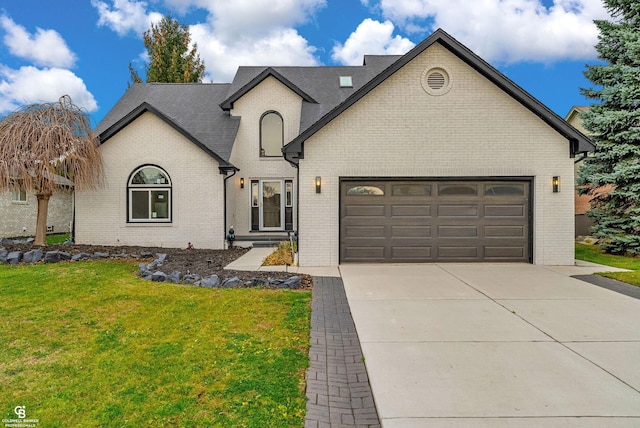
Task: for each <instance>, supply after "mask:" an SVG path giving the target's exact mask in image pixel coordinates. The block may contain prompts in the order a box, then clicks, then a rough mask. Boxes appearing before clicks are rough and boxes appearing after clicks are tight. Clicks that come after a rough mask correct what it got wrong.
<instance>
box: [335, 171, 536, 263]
mask: <svg viewBox="0 0 640 428" xmlns="http://www.w3.org/2000/svg"><path fill="white" fill-rule="evenodd" d="M529 196H530V182H529V181H515V180H511V181H497V180H494V181H492V180H486V181H478V180H474V181H466V180H465V181H437V180H425V181H388V180H380V181H357V180H343V181H341V183H340V260H341V261H342V262H436V261H437V262H442V261H451V262H453V261H456V262H469V261H470V262H481V261H509V262H530V237H529V228H530V216H531V214H530V206H529V205H530V203H529Z"/></svg>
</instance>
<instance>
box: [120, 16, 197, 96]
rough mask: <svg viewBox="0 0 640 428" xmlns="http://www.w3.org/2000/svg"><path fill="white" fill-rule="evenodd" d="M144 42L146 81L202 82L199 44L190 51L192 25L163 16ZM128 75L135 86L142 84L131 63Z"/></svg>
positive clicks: (153, 26)
mask: <svg viewBox="0 0 640 428" xmlns="http://www.w3.org/2000/svg"><path fill="white" fill-rule="evenodd" d="M143 39H144V47H145V48H146V49H147V52H148V54H149V64H148V66H147V82H166V83H193V82H202V78H203V77H204V62H203V61H202V60H201V59H200V55H199V54H198V46H197V44H195V43H194V45H193V47H192V48H189V43H190V42H191V36H190V34H189V26H187V25H181V24H180V23H179V22H178V20H177V19H174V18H172V17H171V16H164V17H163V18H162V20H161V21H160V22H159V23H158V24H151V28H150V29H149V30H147V31H145V32H144V35H143ZM129 73H130V74H131V82H132V83H133V84H135V83H141V82H142V79H141V78H140V76H139V75H138V73H137V72H136V71H135V70H134V68H133V67H132V65H131V63H129Z"/></svg>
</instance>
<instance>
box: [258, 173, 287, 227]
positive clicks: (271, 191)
mask: <svg viewBox="0 0 640 428" xmlns="http://www.w3.org/2000/svg"><path fill="white" fill-rule="evenodd" d="M260 201H261V207H260V229H261V230H283V229H284V227H283V223H284V215H283V214H284V213H283V211H282V180H269V181H266V180H265V181H262V186H261V188H260Z"/></svg>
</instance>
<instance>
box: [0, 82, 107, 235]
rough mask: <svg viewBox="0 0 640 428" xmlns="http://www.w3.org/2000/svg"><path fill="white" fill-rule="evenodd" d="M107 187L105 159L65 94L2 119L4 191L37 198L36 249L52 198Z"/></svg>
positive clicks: (86, 120) (81, 113) (0, 186)
mask: <svg viewBox="0 0 640 428" xmlns="http://www.w3.org/2000/svg"><path fill="white" fill-rule="evenodd" d="M61 177H62V178H66V179H68V180H71V181H72V182H73V184H74V187H75V189H77V190H92V189H97V188H100V187H102V186H103V185H104V174H103V168H102V157H101V155H100V151H99V150H98V145H97V139H96V138H95V136H94V135H93V133H92V131H91V123H90V121H89V118H88V116H87V115H86V113H85V112H84V111H83V110H82V109H81V108H80V107H78V106H76V105H75V104H73V102H72V101H71V98H70V97H69V96H68V95H65V96H63V97H61V98H60V100H59V101H58V102H51V103H41V104H30V105H26V106H23V107H21V108H19V109H18V110H16V111H15V112H13V113H11V114H9V115H7V116H5V117H4V118H2V120H0V190H17V189H33V190H34V191H35V193H36V197H37V199H38V217H37V223H36V236H35V244H36V245H45V236H46V228H47V211H48V207H49V198H50V197H51V195H52V194H53V193H54V192H57V191H65V188H64V186H61V185H60V184H61V179H60V178H61Z"/></svg>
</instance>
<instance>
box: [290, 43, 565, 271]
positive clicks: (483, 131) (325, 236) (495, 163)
mask: <svg viewBox="0 0 640 428" xmlns="http://www.w3.org/2000/svg"><path fill="white" fill-rule="evenodd" d="M432 67H441V68H443V69H444V70H446V71H447V73H448V74H449V76H450V79H451V89H450V91H449V92H448V93H447V94H445V95H442V96H432V95H429V94H427V93H426V92H425V90H424V89H423V87H422V84H421V82H422V76H423V73H424V71H425V70H428V69H430V68H432ZM316 176H321V177H322V193H321V194H316V193H315V187H314V178H315V177H316ZM501 176H505V177H506V176H508V177H512V176H513V177H528V176H533V177H534V180H533V210H534V214H533V218H534V225H533V229H534V233H533V235H534V238H533V239H534V242H533V259H534V263H536V264H560V265H564V264H573V252H574V250H573V230H574V225H573V224H574V223H573V222H574V215H573V194H574V192H573V160H572V159H571V158H569V144H568V142H567V140H566V139H565V138H563V137H562V136H560V135H559V134H557V133H556V132H555V131H554V130H552V129H551V128H550V127H549V126H548V125H546V124H545V123H544V122H543V121H542V120H541V119H539V118H538V117H537V116H535V115H534V114H533V113H531V112H529V111H528V110H526V109H525V108H524V107H523V106H521V105H520V104H519V103H517V102H516V101H514V100H513V99H512V98H511V97H509V96H508V95H507V94H505V93H504V92H502V91H501V90H499V89H498V88H497V87H495V86H494V85H493V84H492V83H491V82H489V81H487V80H486V79H484V78H483V77H482V76H480V75H479V74H478V73H477V72H475V71H474V70H473V69H471V68H470V67H469V66H467V65H466V64H465V63H464V62H462V61H461V60H459V59H458V58H457V57H455V56H454V55H452V54H451V53H449V52H448V51H447V50H446V49H444V48H443V47H441V46H440V45H438V44H436V45H434V46H432V47H430V48H429V49H427V50H426V51H425V52H423V53H422V54H421V55H419V56H418V57H417V58H415V59H414V60H413V61H411V62H410V63H409V64H407V65H406V66H405V67H403V68H402V69H401V70H399V71H398V72H396V73H395V74H394V75H393V76H392V77H390V78H389V79H387V81H385V82H384V83H382V84H381V85H379V86H378V87H377V88H375V89H374V90H373V91H371V92H370V93H369V94H368V95H367V96H365V97H364V98H363V99H361V100H360V101H359V102H357V103H356V104H355V105H353V106H352V107H350V108H349V109H348V110H347V111H345V112H344V113H342V114H341V115H340V116H339V117H338V118H336V119H335V120H333V121H332V122H331V123H330V124H328V125H327V126H325V127H324V128H323V129H322V130H320V131H319V132H318V133H316V134H315V135H314V136H313V137H312V138H310V139H309V140H308V141H307V142H306V143H305V159H303V160H301V162H300V227H299V230H300V256H299V258H300V264H301V265H304V266H312V265H317V266H320V265H336V264H337V263H338V261H339V235H338V232H339V198H338V195H339V178H340V177H501ZM553 176H560V177H561V180H562V189H561V192H559V193H552V186H551V180H552V177H553Z"/></svg>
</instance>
